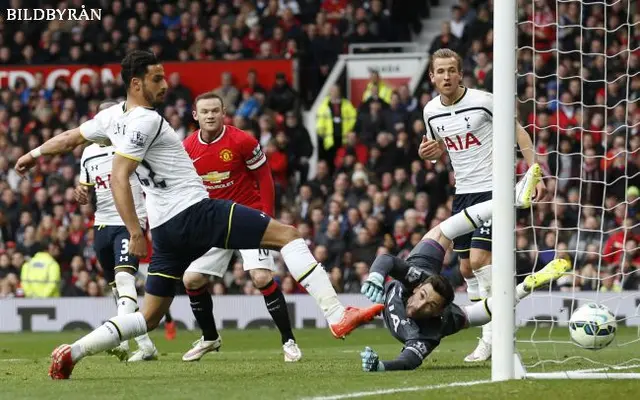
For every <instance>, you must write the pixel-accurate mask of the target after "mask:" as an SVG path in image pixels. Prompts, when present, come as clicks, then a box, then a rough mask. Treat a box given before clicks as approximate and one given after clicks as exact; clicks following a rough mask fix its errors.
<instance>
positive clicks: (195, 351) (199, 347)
mask: <svg viewBox="0 0 640 400" xmlns="http://www.w3.org/2000/svg"><path fill="white" fill-rule="evenodd" d="M221 346H222V337H221V336H219V335H218V338H217V339H216V340H204V338H203V337H201V338H200V339H198V340H196V341H195V342H193V347H192V348H191V350H189V351H187V352H186V353H184V355H183V356H182V361H200V359H201V358H202V357H203V356H204V355H205V354H207V353H209V352H211V351H220V347H221Z"/></svg>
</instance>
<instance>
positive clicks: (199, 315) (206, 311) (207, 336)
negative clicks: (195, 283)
mask: <svg viewBox="0 0 640 400" xmlns="http://www.w3.org/2000/svg"><path fill="white" fill-rule="evenodd" d="M187 295H189V303H190V304H191V311H193V316H194V317H196V321H198V325H199V326H200V329H202V337H203V339H204V340H206V341H211V340H216V339H217V338H218V330H217V329H216V321H215V319H214V318H213V300H212V299H211V294H209V291H208V290H207V285H204V286H203V287H201V288H200V289H195V290H187Z"/></svg>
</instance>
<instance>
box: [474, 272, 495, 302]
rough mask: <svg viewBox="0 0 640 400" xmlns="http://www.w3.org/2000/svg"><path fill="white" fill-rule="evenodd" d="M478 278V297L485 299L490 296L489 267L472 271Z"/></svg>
mask: <svg viewBox="0 0 640 400" xmlns="http://www.w3.org/2000/svg"><path fill="white" fill-rule="evenodd" d="M473 274H474V275H475V276H476V278H478V287H479V288H480V297H482V298H483V299H486V298H487V297H489V296H491V265H485V266H484V267H482V268H479V269H477V270H475V271H473Z"/></svg>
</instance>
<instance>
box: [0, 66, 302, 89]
mask: <svg viewBox="0 0 640 400" xmlns="http://www.w3.org/2000/svg"><path fill="white" fill-rule="evenodd" d="M163 65H164V71H165V74H166V77H167V79H169V76H170V75H171V74H172V73H174V72H177V73H179V74H180V81H181V83H182V84H183V85H185V86H186V87H188V88H189V89H191V91H192V94H193V95H194V96H197V95H198V94H200V93H203V92H206V91H209V90H213V89H215V88H217V87H218V86H220V77H221V74H222V73H223V72H231V75H233V79H234V84H235V85H236V86H243V85H245V84H246V82H247V73H248V72H249V70H251V69H254V70H255V71H256V72H257V74H258V82H260V84H261V85H262V86H263V87H265V88H266V89H269V88H271V87H272V86H273V83H274V82H275V75H276V73H277V72H282V73H284V74H285V76H286V77H287V81H288V82H290V83H291V84H293V83H294V82H293V68H294V66H293V61H291V60H243V61H193V62H166V63H163ZM38 72H42V73H43V74H44V78H45V85H46V87H47V88H52V87H53V86H54V84H55V82H56V80H57V79H58V78H60V77H63V78H65V79H67V80H68V82H69V83H70V85H71V87H73V88H74V89H75V90H78V89H79V88H80V84H81V83H82V82H89V81H90V80H91V78H92V77H93V76H96V75H97V76H99V77H100V79H101V80H102V82H103V83H105V82H109V81H114V80H116V78H117V77H118V76H119V75H120V64H105V65H102V66H95V65H15V66H3V67H0V88H6V87H13V86H14V85H15V83H16V80H17V79H19V78H24V79H25V80H26V82H27V85H29V86H31V85H32V84H33V83H35V78H34V74H36V73H38Z"/></svg>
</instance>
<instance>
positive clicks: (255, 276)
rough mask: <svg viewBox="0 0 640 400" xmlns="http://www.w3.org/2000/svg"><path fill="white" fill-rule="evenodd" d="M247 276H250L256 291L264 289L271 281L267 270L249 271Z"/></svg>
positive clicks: (269, 272) (271, 277) (270, 275)
mask: <svg viewBox="0 0 640 400" xmlns="http://www.w3.org/2000/svg"><path fill="white" fill-rule="evenodd" d="M249 275H251V281H252V282H253V286H255V287H256V288H257V289H262V288H264V287H265V286H267V285H268V284H269V282H271V279H273V276H272V274H271V271H269V270H267V269H252V270H250V271H249Z"/></svg>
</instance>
